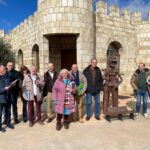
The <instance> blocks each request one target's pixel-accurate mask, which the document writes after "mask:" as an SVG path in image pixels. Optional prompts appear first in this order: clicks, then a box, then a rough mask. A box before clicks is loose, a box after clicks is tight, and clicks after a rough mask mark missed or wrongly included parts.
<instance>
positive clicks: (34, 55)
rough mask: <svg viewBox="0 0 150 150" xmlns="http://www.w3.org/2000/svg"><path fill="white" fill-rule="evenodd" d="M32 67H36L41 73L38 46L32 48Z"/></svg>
mask: <svg viewBox="0 0 150 150" xmlns="http://www.w3.org/2000/svg"><path fill="white" fill-rule="evenodd" d="M32 65H34V66H36V68H37V71H39V69H40V63H39V46H38V45H37V44H35V45H34V46H33V48H32Z"/></svg>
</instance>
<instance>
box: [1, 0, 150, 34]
mask: <svg viewBox="0 0 150 150" xmlns="http://www.w3.org/2000/svg"><path fill="white" fill-rule="evenodd" d="M94 1H95V2H96V1H99V0H94ZM105 1H107V3H108V6H111V5H113V4H115V5H118V6H119V7H120V8H121V9H123V8H127V9H129V10H131V11H132V12H135V11H141V12H142V18H143V19H144V20H146V18H147V16H148V10H150V0H105ZM36 9H37V0H0V29H4V30H5V31H6V32H8V31H10V30H11V29H13V28H14V27H16V26H17V25H18V24H20V23H21V22H22V21H23V20H24V19H25V18H27V17H28V16H30V15H32V14H33V13H34V11H36Z"/></svg>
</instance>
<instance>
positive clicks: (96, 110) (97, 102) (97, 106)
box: [86, 94, 100, 118]
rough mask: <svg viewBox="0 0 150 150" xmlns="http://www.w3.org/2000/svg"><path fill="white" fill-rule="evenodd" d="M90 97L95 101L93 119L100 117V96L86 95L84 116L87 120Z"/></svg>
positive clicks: (89, 110)
mask: <svg viewBox="0 0 150 150" xmlns="http://www.w3.org/2000/svg"><path fill="white" fill-rule="evenodd" d="M92 96H94V101H95V108H94V113H95V117H98V116H99V115H100V95H99V94H86V114H87V117H88V118H90V117H91V104H92Z"/></svg>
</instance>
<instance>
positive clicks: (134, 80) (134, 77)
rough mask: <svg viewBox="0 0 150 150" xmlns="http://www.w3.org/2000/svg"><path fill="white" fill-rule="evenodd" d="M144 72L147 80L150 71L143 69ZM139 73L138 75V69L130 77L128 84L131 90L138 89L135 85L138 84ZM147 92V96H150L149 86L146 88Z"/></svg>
mask: <svg viewBox="0 0 150 150" xmlns="http://www.w3.org/2000/svg"><path fill="white" fill-rule="evenodd" d="M144 71H145V73H146V79H147V78H148V77H149V76H150V70H149V69H148V68H145V69H144ZM139 73H140V71H139V69H137V70H136V71H135V72H134V73H133V75H132V77H131V81H130V83H131V86H132V87H133V90H137V89H138V87H137V84H138V76H139ZM147 90H148V93H149V96H150V86H147Z"/></svg>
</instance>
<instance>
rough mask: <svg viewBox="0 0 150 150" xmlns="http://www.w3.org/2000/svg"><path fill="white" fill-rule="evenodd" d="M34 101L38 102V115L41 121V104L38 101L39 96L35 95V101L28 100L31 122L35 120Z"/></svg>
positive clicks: (38, 119)
mask: <svg viewBox="0 0 150 150" xmlns="http://www.w3.org/2000/svg"><path fill="white" fill-rule="evenodd" d="M34 102H35V104H36V116H37V121H41V104H42V102H38V101H37V97H36V96H35V97H34V101H28V119H29V122H34Z"/></svg>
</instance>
